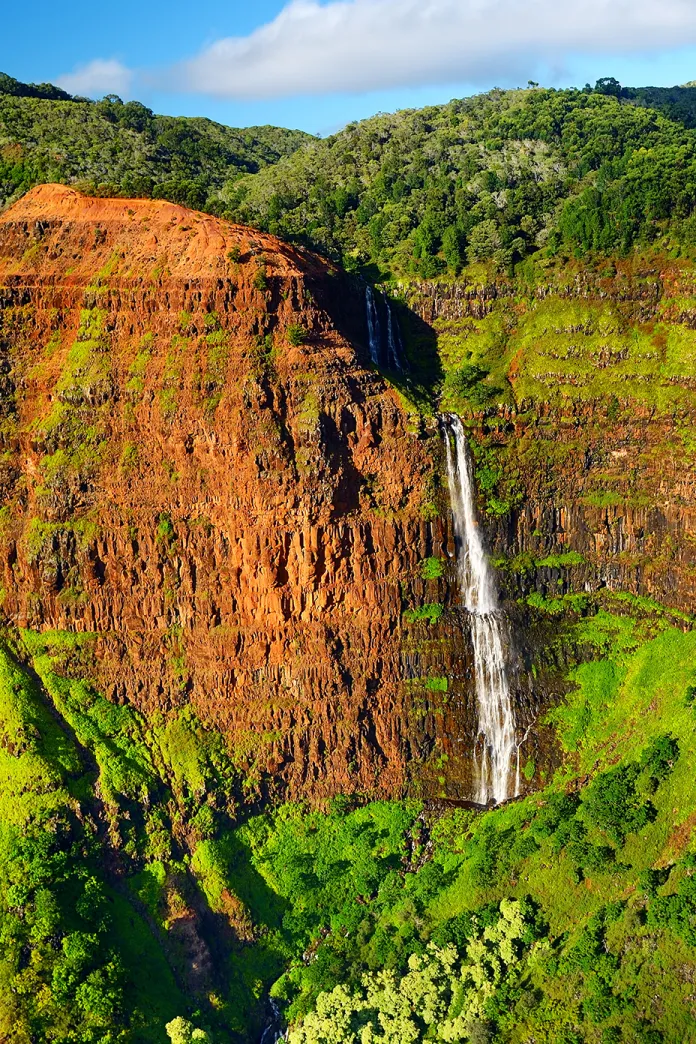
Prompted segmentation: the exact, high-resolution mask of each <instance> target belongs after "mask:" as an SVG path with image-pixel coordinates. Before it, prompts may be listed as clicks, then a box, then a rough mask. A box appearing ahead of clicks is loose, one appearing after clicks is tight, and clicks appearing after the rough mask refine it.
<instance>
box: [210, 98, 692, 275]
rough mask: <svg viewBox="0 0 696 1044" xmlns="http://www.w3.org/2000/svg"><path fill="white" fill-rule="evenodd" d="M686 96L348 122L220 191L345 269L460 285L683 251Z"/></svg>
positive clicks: (557, 101) (503, 102) (687, 221)
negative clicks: (596, 257)
mask: <svg viewBox="0 0 696 1044" xmlns="http://www.w3.org/2000/svg"><path fill="white" fill-rule="evenodd" d="M695 114H696V89H694V88H691V87H686V88H675V89H672V90H660V89H657V88H652V89H645V90H627V89H623V88H621V87H620V85H619V84H617V83H616V81H614V80H604V81H600V82H599V83H598V84H597V86H596V87H595V88H594V89H590V88H589V87H588V88H585V89H584V90H558V91H556V90H545V89H542V88H538V87H530V88H529V89H526V90H515V91H492V92H490V93H488V94H484V95H479V96H476V97H473V98H465V99H463V100H459V101H452V102H450V103H449V104H448V105H443V106H433V107H431V108H427V109H419V110H414V111H404V112H397V113H395V114H392V115H386V114H385V115H379V116H375V117H374V118H373V119H370V120H365V121H363V122H362V123H356V124H351V125H349V126H348V127H346V128H345V130H343V131H341V132H340V133H339V134H336V135H334V136H333V137H331V138H328V139H326V140H324V141H320V142H315V143H310V144H308V145H307V146H306V147H305V148H303V149H302V150H300V151H298V152H297V153H295V154H294V155H293V156H291V157H288V158H286V159H284V160H283V161H281V162H280V163H278V164H277V165H274V166H273V167H272V168H269V169H267V170H266V171H264V172H263V173H262V174H261V175H260V176H258V177H251V178H242V179H239V180H235V181H233V182H231V183H229V184H228V185H226V186H225V188H224V189H223V192H222V196H223V198H224V199H225V200H226V202H227V204H228V206H229V209H230V213H231V214H233V215H234V216H235V217H236V218H238V219H240V220H243V221H247V222H250V223H252V224H258V225H260V226H261V227H263V228H266V229H269V230H271V231H274V232H276V233H277V234H278V235H280V236H285V237H288V238H291V239H299V240H301V241H303V242H305V243H307V244H308V245H311V246H312V247H314V248H316V249H318V250H320V251H323V252H324V253H327V254H329V255H331V256H333V257H335V258H337V259H342V260H343V262H344V263H345V264H346V265H347V266H348V267H351V266H360V265H367V264H370V263H375V264H377V265H378V266H380V267H382V268H383V269H385V271H387V272H388V271H394V272H397V273H400V274H411V275H416V276H420V277H422V278H432V277H436V276H439V275H442V274H445V273H449V274H450V275H455V274H457V273H458V272H459V271H460V270H461V269H462V267H463V266H464V265H465V264H467V263H472V262H474V263H475V262H480V261H487V262H488V261H492V262H494V263H495V265H496V266H497V267H499V268H502V269H507V268H509V267H510V266H511V265H513V264H514V263H515V262H517V261H520V260H521V259H523V258H525V257H526V256H528V255H529V254H533V253H535V252H536V251H537V250H539V249H540V248H543V249H544V250H546V251H548V252H550V253H551V254H554V253H557V252H558V251H559V250H562V249H567V250H571V251H577V252H580V253H582V252H584V251H603V252H605V253H610V252H613V251H618V252H620V253H624V252H626V251H627V250H629V249H630V248H631V247H633V246H634V245H636V244H641V243H649V242H652V241H654V240H655V239H657V238H660V237H662V236H664V235H666V234H669V235H670V236H671V237H673V238H674V239H675V240H677V241H678V242H679V243H683V244H685V245H692V241H693V240H694V237H695V235H696V231H695V225H694V222H693V221H692V220H691V215H692V211H693V208H694V204H695V203H696V130H694V129H693V128H694V117H695Z"/></svg>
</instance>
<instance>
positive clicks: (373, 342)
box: [365, 283, 408, 373]
mask: <svg viewBox="0 0 696 1044" xmlns="http://www.w3.org/2000/svg"><path fill="white" fill-rule="evenodd" d="M381 298H382V303H383V305H384V312H385V314H386V317H387V322H386V326H387V331H386V344H385V337H384V334H383V332H382V326H383V323H382V321H381V320H380V318H379V305H378V303H377V301H378V299H377V298H375V293H374V290H373V289H372V287H371V286H370V285H369V283H368V284H367V286H366V287H365V311H366V313H367V339H368V343H369V346H370V358H371V359H372V362H373V363H374V364H375V366H386V367H388V368H389V369H390V370H394V371H395V372H396V373H405V372H406V370H407V369H408V367H407V365H406V360H405V356H404V350H403V345H402V343H401V332H400V330H399V324H398V323H397V321H396V319H395V317H394V311H393V309H392V306H391V303H390V301H389V298H388V297H387V295H386V294H385V293H384V291H383V290H382V291H381Z"/></svg>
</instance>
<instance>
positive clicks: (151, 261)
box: [0, 186, 467, 796]
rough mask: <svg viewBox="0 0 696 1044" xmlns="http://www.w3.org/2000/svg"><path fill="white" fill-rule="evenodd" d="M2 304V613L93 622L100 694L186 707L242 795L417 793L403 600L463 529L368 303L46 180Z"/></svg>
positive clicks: (149, 708)
mask: <svg viewBox="0 0 696 1044" xmlns="http://www.w3.org/2000/svg"><path fill="white" fill-rule="evenodd" d="M0 306H1V312H0V381H1V386H0V392H1V399H0V408H1V410H2V417H1V420H2V427H1V429H0V431H1V433H2V457H1V458H0V490H1V492H2V503H3V507H2V511H1V513H0V533H1V536H0V546H1V566H0V569H1V573H0V584H1V585H2V597H3V603H2V612H3V614H4V616H5V617H6V620H7V621H8V622H10V623H12V624H17V625H19V626H22V627H30V628H35V629H48V628H52V629H71V630H86V631H93V632H97V633H98V634H99V635H100V639H99V643H98V650H99V670H98V675H97V677H95V682H96V684H98V685H99V687H100V688H101V690H102V691H103V692H104V693H105V694H106V695H107V696H108V697H109V698H110V699H112V700H117V701H129V702H130V703H132V704H134V705H135V706H136V707H138V708H139V709H140V710H141V711H143V712H144V713H146V714H150V713H153V712H155V711H162V712H164V713H166V712H168V711H169V710H171V709H172V708H173V707H176V706H179V705H181V704H183V703H191V704H192V705H193V707H194V709H195V711H196V712H197V714H198V715H199V717H200V718H201V719H202V720H203V721H204V722H205V723H208V724H210V725H211V726H214V727H215V728H218V729H220V730H222V731H223V732H224V733H225V734H226V735H227V736H228V738H229V743H230V746H231V748H232V749H233V750H234V752H235V756H236V757H237V759H238V762H239V764H240V766H241V767H242V768H244V769H245V770H246V771H247V772H248V774H249V779H250V783H254V782H257V781H258V780H259V779H261V778H264V779H266V780H267V782H268V784H269V785H273V784H275V785H277V786H278V787H280V788H282V789H283V791H284V792H285V793H289V794H291V795H292V794H298V793H300V791H302V793H303V794H305V795H314V796H320V795H322V794H330V793H335V792H337V791H341V790H343V791H345V790H363V791H367V792H370V793H380V794H391V795H393V794H395V793H399V792H401V791H402V790H403V788H404V786H405V785H406V783H407V781H408V778H409V767H408V766H409V762H411V761H412V760H413V759H415V760H416V761H418V760H419V759H422V758H426V757H427V756H428V755H429V754H430V752H431V751H432V749H433V746H434V744H435V742H436V734H437V732H438V727H439V726H438V724H437V722H436V721H435V716H434V714H433V713H432V710H426V712H425V713H424V712H423V708H422V706H421V705H420V704H419V707H418V710H417V712H416V711H414V706H413V702H414V701H413V699H412V695H411V690H410V688H409V684H408V679H407V675H408V670H405V669H404V668H403V665H402V661H403V658H404V652H403V646H404V632H403V625H402V611H403V609H404V607H405V606H407V605H408V604H409V600H410V599H411V598H415V599H416V600H417V599H418V598H419V597H424V595H425V594H426V592H425V585H424V581H422V580H420V579H419V573H418V566H419V563H420V562H421V560H422V559H423V558H424V557H425V556H427V555H430V554H432V553H435V554H437V553H439V552H440V551H441V549H442V545H443V543H446V542H447V539H448V537H447V532H446V521H445V522H444V523H441V522H439V521H437V520H435V521H429V519H432V518H433V516H434V511H433V508H432V504H431V503H430V502H431V501H432V500H433V497H434V496H435V497H436V496H437V494H436V493H434V492H433V490H434V489H435V486H436V478H435V471H436V464H437V457H438V453H439V439H438V436H437V433H436V431H434V430H433V431H431V432H430V433H427V432H424V431H420V432H419V431H418V425H417V424H416V425H415V430H411V427H412V425H410V422H409V418H408V416H407V414H406V413H405V412H404V410H403V408H402V407H401V405H400V402H399V399H398V397H397V395H396V393H395V392H393V391H392V390H390V388H389V387H388V386H387V384H386V383H385V382H384V380H383V379H382V378H381V377H379V376H378V375H377V374H376V373H374V372H373V371H371V370H370V369H368V368H367V366H366V360H367V358H368V356H367V351H366V330H365V319H364V309H363V302H362V298H361V297H360V296H359V295H358V294H357V293H356V292H354V291H353V290H352V289H351V287H350V285H349V284H348V283H347V282H344V281H343V279H342V277H340V276H339V275H338V273H336V272H334V271H332V270H331V268H330V267H329V266H328V265H327V264H325V263H324V262H322V261H320V260H319V259H317V258H316V257H314V256H312V255H308V254H305V253H302V252H300V251H297V250H295V249H293V248H291V247H289V246H287V245H284V244H282V243H281V242H279V241H278V240H276V239H274V238H272V237H270V236H266V235H262V234H260V233H256V232H252V231H251V230H248V229H245V228H241V227H237V226H233V225H230V224H229V223H226V222H223V221H219V220H217V219H214V218H211V217H207V216H203V215H199V214H194V213H192V212H190V211H187V210H185V209H183V208H182V207H178V206H175V205H172V204H169V203H164V202H151V201H132V200H116V199H88V198H85V197H83V196H81V195H80V194H78V193H77V192H75V191H72V190H70V189H67V188H63V187H58V186H42V187H40V188H37V189H34V190H33V191H32V192H30V193H29V194H28V195H27V196H25V197H24V198H23V199H22V200H20V201H19V202H18V203H17V204H16V205H15V206H14V207H12V208H11V209H10V210H9V211H7V212H5V213H4V214H2V215H0ZM363 346H364V347H363ZM445 515H446V512H445ZM436 593H437V592H436ZM415 631H416V633H417V631H418V628H417V627H416V629H415ZM407 644H408V643H407ZM466 655H467V654H466V650H464V651H463V652H462V656H463V657H464V660H466ZM404 679H406V680H404Z"/></svg>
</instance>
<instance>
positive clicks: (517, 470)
mask: <svg viewBox="0 0 696 1044" xmlns="http://www.w3.org/2000/svg"><path fill="white" fill-rule="evenodd" d="M555 277H556V279H555V282H553V283H549V284H548V285H546V284H543V283H541V284H539V283H537V284H535V285H532V286H524V285H523V284H517V285H513V284H512V283H511V282H510V281H505V280H500V281H499V282H495V283H491V284H486V285H481V286H470V285H465V284H463V283H454V284H450V285H437V284H433V283H416V284H411V285H410V286H408V287H406V288H405V292H406V299H407V301H408V303H409V306H410V307H411V309H413V311H414V312H415V313H416V314H417V315H418V316H420V317H421V319H422V320H424V321H425V322H426V323H427V324H429V325H432V326H433V327H434V328H435V329H436V330H437V331H438V334H439V335H440V337H441V339H442V340H443V341H445V342H446V341H447V339H449V340H450V341H452V342H455V343H458V344H459V345H465V346H466V345H470V346H471V349H472V350H473V357H474V358H475V359H477V360H478V355H477V349H478V346H479V345H480V344H481V343H482V342H483V339H484V338H488V341H487V346H488V351H487V355H486V357H485V358H486V359H487V360H488V361H489V365H491V366H492V367H493V369H494V372H495V367H496V358H499V360H500V366H499V369H498V371H497V373H499V374H501V375H502V374H504V376H505V383H506V384H508V385H509V388H510V389H511V390H512V395H511V396H510V402H509V405H502V406H498V405H492V406H490V407H487V408H484V409H480V410H477V411H475V419H474V421H473V425H474V430H475V443H476V445H477V446H478V447H479V450H480V453H479V463H480V466H481V467H482V468H485V467H486V465H488V464H491V462H492V461H493V460H494V467H495V468H498V469H499V475H498V476H497V486H498V488H497V489H493V494H495V495H496V496H497V497H498V499H499V500H500V499H502V501H503V503H502V506H501V508H500V509H499V510H497V511H496V510H493V511H491V512H489V516H488V519H487V529H488V532H489V541H490V544H491V546H492V547H493V549H494V552H495V553H496V554H498V555H500V556H502V557H504V558H505V559H507V560H508V561H509V562H510V564H511V567H512V568H511V569H510V570H508V573H507V580H508V590H509V593H510V594H511V595H514V596H519V595H520V594H529V593H530V592H531V591H537V592H538V593H540V594H543V595H544V596H547V595H557V594H563V593H565V592H568V591H571V590H575V591H582V590H586V591H588V592H596V591H601V590H603V589H607V590H609V591H612V590H615V591H624V592H629V593H632V594H634V595H637V596H648V597H652V598H654V599H656V600H658V601H660V602H662V603H664V604H665V605H666V606H669V607H672V608H674V609H676V610H680V611H683V612H687V613H691V612H692V611H693V608H694V605H695V604H696V441H695V440H694V435H693V430H694V418H696V394H695V392H696V334H695V333H694V327H695V326H696V322H695V320H694V317H695V316H696V296H695V287H694V278H693V271H692V268H691V266H690V265H689V264H687V263H683V262H681V263H680V262H676V261H675V262H666V261H665V260H664V259H662V263H661V264H658V263H657V262H656V261H654V260H653V261H652V263H651V262H650V259H648V260H647V261H646V260H645V259H642V260H641V259H638V261H635V262H633V263H631V262H630V261H626V262H624V263H623V265H619V266H618V270H617V266H615V265H612V266H610V269H609V271H608V272H600V273H597V272H593V271H582V272H577V267H576V269H575V271H570V272H569V273H568V276H567V278H566V279H565V280H564V281H563V282H559V280H558V275H557V273H555ZM494 338H497V343H496V342H495V341H494ZM491 343H493V344H494V347H493V348H492V349H491V348H490V345H491ZM490 360H492V362H491V361H490ZM501 490H502V493H501V492H500V491H501ZM564 559H565V561H563V560H564ZM539 563H548V564H541V565H540V564H539Z"/></svg>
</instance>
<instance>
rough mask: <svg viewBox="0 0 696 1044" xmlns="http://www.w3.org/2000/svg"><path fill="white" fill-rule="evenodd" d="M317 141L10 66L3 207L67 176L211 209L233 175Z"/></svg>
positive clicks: (2, 122)
mask: <svg viewBox="0 0 696 1044" xmlns="http://www.w3.org/2000/svg"><path fill="white" fill-rule="evenodd" d="M310 140H311V136H310V135H308V134H304V133H303V132H301V131H290V130H285V129H284V128H280V127H247V128H245V129H244V130H235V129H233V128H231V127H224V126H222V125H221V124H219V123H214V122H213V121H212V120H207V119H198V118H191V119H189V118H185V117H172V116H157V115H155V114H154V113H153V112H152V111H151V110H150V109H148V108H146V106H144V105H141V104H140V103H139V102H135V101H131V102H126V103H125V104H124V103H123V102H121V101H120V100H119V99H116V98H112V97H111V96H110V97H109V98H108V99H104V100H102V101H100V102H91V101H88V100H87V99H85V98H72V97H71V96H70V95H68V94H66V93H65V91H61V90H59V89H58V88H56V87H53V86H52V85H50V84H44V85H41V86H39V87H36V86H35V85H29V84H22V83H19V82H18V81H17V80H13V79H12V78H11V77H8V76H5V75H4V74H0V207H2V206H3V204H6V203H8V202H9V201H11V200H13V199H16V198H17V197H18V196H19V195H20V194H21V193H22V192H25V191H26V190H27V189H28V188H30V187H31V186H32V185H36V184H41V183H44V182H50V181H59V182H63V183H64V184H68V185H70V184H77V185H80V186H81V187H82V188H83V189H85V190H87V191H91V192H98V193H99V194H100V195H120V196H147V197H154V198H159V199H169V200H172V201H173V202H176V203H184V204H186V205H188V206H192V207H198V208H199V209H202V208H205V207H206V206H208V205H210V204H211V203H212V202H213V201H214V200H215V199H216V197H217V193H218V191H219V189H220V188H221V186H222V185H223V183H226V182H227V181H228V180H229V178H230V176H234V175H235V174H240V173H250V172H252V173H253V172H255V171H258V170H260V169H261V168H262V167H265V166H266V165H268V164H269V163H276V162H277V161H278V160H279V159H280V158H281V157H283V156H287V155H288V154H289V153H291V152H293V151H294V150H295V149H297V148H299V147H300V146H301V145H302V144H304V143H305V142H306V141H310Z"/></svg>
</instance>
